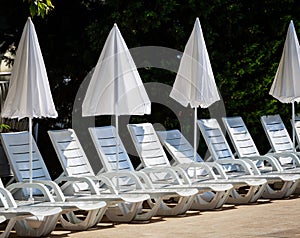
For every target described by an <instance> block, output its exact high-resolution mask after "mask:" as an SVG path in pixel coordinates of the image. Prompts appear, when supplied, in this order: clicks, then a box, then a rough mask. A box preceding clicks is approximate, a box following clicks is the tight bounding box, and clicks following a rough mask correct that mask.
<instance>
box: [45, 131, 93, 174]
mask: <svg viewBox="0 0 300 238" xmlns="http://www.w3.org/2000/svg"><path fill="white" fill-rule="evenodd" d="M48 134H49V136H50V139H51V142H52V144H53V146H54V149H55V152H56V154H57V156H58V158H59V161H60V163H61V165H62V168H63V170H64V172H65V175H66V176H74V177H86V176H94V175H95V174H94V171H93V169H92V167H91V165H90V163H89V161H88V159H87V157H86V154H85V152H84V150H83V148H82V146H81V144H80V142H79V140H78V137H77V136H76V134H75V131H74V130H72V129H65V130H51V131H48Z"/></svg>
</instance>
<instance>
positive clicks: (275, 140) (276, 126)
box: [261, 114, 294, 153]
mask: <svg viewBox="0 0 300 238" xmlns="http://www.w3.org/2000/svg"><path fill="white" fill-rule="evenodd" d="M261 123H262V125H263V128H264V130H265V133H266V135H267V137H268V140H269V142H270V144H271V147H272V150H273V152H277V153H279V152H293V151H294V149H293V142H292V140H291V138H290V135H289V133H288V131H287V130H286V127H285V125H284V123H283V121H282V120H281V117H280V115H278V114H277V115H268V116H262V117H261Z"/></svg>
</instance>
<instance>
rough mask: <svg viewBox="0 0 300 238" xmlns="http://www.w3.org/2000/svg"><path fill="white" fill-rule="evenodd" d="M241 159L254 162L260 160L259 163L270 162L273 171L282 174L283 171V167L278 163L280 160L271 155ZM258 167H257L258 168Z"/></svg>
mask: <svg viewBox="0 0 300 238" xmlns="http://www.w3.org/2000/svg"><path fill="white" fill-rule="evenodd" d="M241 159H248V160H251V161H253V162H255V161H257V160H259V161H265V162H268V163H269V164H270V165H271V166H272V170H273V171H277V172H281V171H283V168H282V166H281V165H280V163H279V162H278V160H277V159H276V158H274V157H272V156H269V155H262V156H251V157H243V158H241ZM256 167H257V166H256Z"/></svg>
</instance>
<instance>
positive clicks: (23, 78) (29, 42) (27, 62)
mask: <svg viewBox="0 0 300 238" xmlns="http://www.w3.org/2000/svg"><path fill="white" fill-rule="evenodd" d="M1 114H2V117H6V118H17V119H19V120H20V119H22V118H27V117H28V118H29V167H30V168H29V169H30V171H29V174H30V175H29V179H30V182H32V118H42V117H52V118H55V117H57V112H56V109H55V106H54V103H53V99H52V94H51V91H50V86H49V82H48V76H47V72H46V67H45V64H44V60H43V57H42V53H41V49H40V46H39V42H38V38H37V34H36V32H35V28H34V25H33V23H32V21H31V19H30V18H28V20H27V22H26V24H25V27H24V30H23V33H22V36H21V40H20V42H19V45H18V48H17V53H16V57H15V62H14V66H13V69H12V75H11V79H10V83H9V89H8V93H7V97H6V99H5V102H4V106H3V109H2V112H1ZM30 199H33V198H32V190H31V189H30Z"/></svg>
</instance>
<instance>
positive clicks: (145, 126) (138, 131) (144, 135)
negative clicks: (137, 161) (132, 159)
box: [127, 123, 171, 167]
mask: <svg viewBox="0 0 300 238" xmlns="http://www.w3.org/2000/svg"><path fill="white" fill-rule="evenodd" d="M127 126H128V130H129V132H130V135H131V138H132V140H133V142H134V145H135V148H136V150H137V152H138V154H139V156H140V158H141V160H142V164H143V166H144V167H156V166H171V165H170V162H169V160H168V158H167V155H166V153H165V151H164V150H163V147H162V145H161V144H160V141H159V139H158V136H157V135H156V132H155V130H154V128H153V126H152V124H150V123H141V124H129V125H127Z"/></svg>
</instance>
